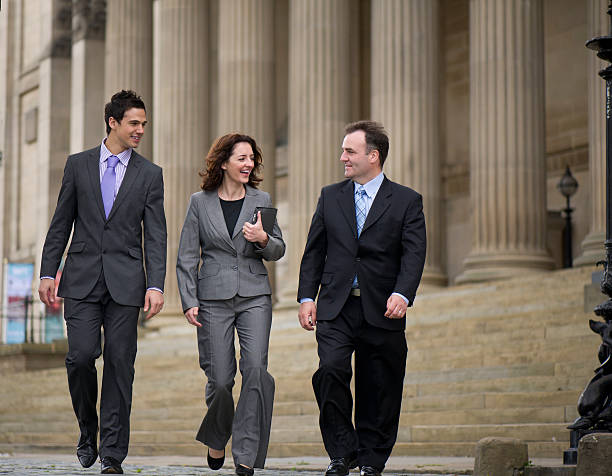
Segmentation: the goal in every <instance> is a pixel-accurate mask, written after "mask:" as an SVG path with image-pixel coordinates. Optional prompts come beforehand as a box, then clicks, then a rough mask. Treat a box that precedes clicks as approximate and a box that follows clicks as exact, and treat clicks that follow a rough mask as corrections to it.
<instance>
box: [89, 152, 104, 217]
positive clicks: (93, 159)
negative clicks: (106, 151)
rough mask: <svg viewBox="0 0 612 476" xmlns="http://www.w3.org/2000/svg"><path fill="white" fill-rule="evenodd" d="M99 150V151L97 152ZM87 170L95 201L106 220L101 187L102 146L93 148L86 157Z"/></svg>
mask: <svg viewBox="0 0 612 476" xmlns="http://www.w3.org/2000/svg"><path fill="white" fill-rule="evenodd" d="M96 152H97V153H96ZM86 160H87V172H88V175H89V180H90V182H91V191H92V192H93V194H94V201H95V202H96V205H97V207H98V210H99V211H100V214H101V215H102V219H103V220H106V216H105V214H104V203H103V202H102V189H101V187H100V147H97V148H95V149H91V150H90V151H89V152H88V154H87V157H86Z"/></svg>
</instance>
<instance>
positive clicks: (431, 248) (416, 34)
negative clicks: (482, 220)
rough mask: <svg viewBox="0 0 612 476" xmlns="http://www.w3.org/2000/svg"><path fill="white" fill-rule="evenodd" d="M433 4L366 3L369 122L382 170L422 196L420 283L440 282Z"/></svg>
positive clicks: (411, 0) (408, 0)
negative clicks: (378, 126)
mask: <svg viewBox="0 0 612 476" xmlns="http://www.w3.org/2000/svg"><path fill="white" fill-rule="evenodd" d="M438 9H439V2H438V0H373V1H372V66H371V70H372V86H371V88H372V96H371V98H372V118H373V119H375V120H378V121H380V122H381V123H382V124H383V125H384V126H385V128H386V129H387V131H388V132H389V135H390V143H391V149H390V150H391V153H390V155H389V157H388V159H387V161H386V162H385V165H384V171H385V174H386V175H388V176H389V178H391V179H392V180H395V181H396V182H399V183H401V184H404V185H407V186H409V187H412V188H414V189H415V190H417V191H418V192H419V193H421V194H422V195H423V211H424V213H425V221H426V224H427V259H426V261H425V270H424V273H423V282H424V283H430V284H445V283H446V276H445V274H444V273H443V272H442V266H441V265H442V256H441V253H442V220H441V210H440V193H441V190H440V189H441V186H440V156H439V153H440V152H439V144H440V140H441V137H440V120H439V109H438V97H439V87H438V76H439V71H438V58H439V49H440V46H439V34H438V30H439V27H438V23H439V18H438Z"/></svg>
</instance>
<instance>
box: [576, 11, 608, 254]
mask: <svg viewBox="0 0 612 476" xmlns="http://www.w3.org/2000/svg"><path fill="white" fill-rule="evenodd" d="M607 10H608V1H607V0H588V2H587V12H588V13H587V29H588V33H587V38H594V37H596V36H601V35H607V34H609V29H610V17H609V16H608V15H607V14H606V11H607ZM587 58H588V59H587V61H588V63H587V64H588V68H587V71H588V72H587V78H588V97H589V112H588V114H589V181H590V187H589V194H590V197H589V204H590V213H591V215H590V224H589V233H588V234H587V236H586V237H585V238H584V240H583V241H582V255H581V256H579V257H578V258H576V259H575V260H574V265H575V266H584V265H592V264H595V263H597V261H600V260H604V259H605V256H606V253H605V248H604V242H605V240H606V117H605V110H606V82H605V81H604V80H603V79H601V78H600V77H599V76H598V75H597V73H598V72H599V71H601V70H602V69H604V68H605V67H606V66H607V63H605V62H604V61H602V60H600V59H599V58H597V55H595V54H589V55H588V57H587Z"/></svg>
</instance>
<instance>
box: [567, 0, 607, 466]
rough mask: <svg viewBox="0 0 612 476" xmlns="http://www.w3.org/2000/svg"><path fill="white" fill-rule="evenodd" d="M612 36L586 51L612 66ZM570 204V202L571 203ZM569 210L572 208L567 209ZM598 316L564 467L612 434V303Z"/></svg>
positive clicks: (597, 310) (591, 43) (603, 306)
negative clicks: (595, 436)
mask: <svg viewBox="0 0 612 476" xmlns="http://www.w3.org/2000/svg"><path fill="white" fill-rule="evenodd" d="M607 13H608V15H610V17H611V18H612V0H610V3H609V4H608V11H607ZM610 31H611V34H610V35H607V36H600V37H597V38H593V39H592V40H589V41H587V44H586V46H587V48H590V49H592V50H595V51H597V56H598V57H599V58H601V59H603V60H605V61H607V62H608V63H612V23H611V29H610ZM599 75H600V76H601V77H602V78H603V79H604V80H605V81H606V110H605V114H606V260H605V261H602V262H601V263H598V264H603V265H604V273H603V277H602V278H601V292H602V293H604V294H605V295H607V296H608V297H609V298H612V216H611V214H612V207H611V206H610V186H611V185H612V181H611V174H612V150H611V146H612V144H610V137H611V134H612V65H610V66H608V67H607V68H605V69H603V70H601V71H600V72H599ZM568 204H569V201H568ZM568 207H569V205H568ZM594 312H595V314H596V315H598V316H600V317H602V318H603V319H604V321H605V322H601V321H595V320H593V319H591V320H589V326H590V327H591V330H592V331H593V332H596V333H598V334H600V335H601V345H600V346H599V351H598V355H597V357H598V359H599V362H600V363H601V365H600V366H599V367H598V368H597V369H595V376H594V377H593V378H592V379H591V381H590V382H589V383H588V384H587V386H586V388H585V389H584V391H583V392H582V394H581V395H580V398H579V399H578V414H579V415H580V416H579V417H578V418H577V419H576V421H574V423H572V424H571V425H569V426H568V428H569V429H570V430H572V431H571V433H570V448H569V449H568V450H566V451H564V452H563V462H564V463H565V464H576V462H577V460H578V451H577V449H578V442H579V441H580V438H582V437H583V436H584V435H587V434H589V433H594V432H600V433H601V432H612V332H611V331H612V299H608V300H607V301H606V302H604V303H603V304H599V305H598V306H596V307H595V309H594Z"/></svg>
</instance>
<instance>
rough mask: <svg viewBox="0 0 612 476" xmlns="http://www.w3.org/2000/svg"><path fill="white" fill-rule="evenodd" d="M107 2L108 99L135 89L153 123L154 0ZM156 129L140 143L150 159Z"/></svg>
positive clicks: (105, 82)
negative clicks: (122, 91)
mask: <svg viewBox="0 0 612 476" xmlns="http://www.w3.org/2000/svg"><path fill="white" fill-rule="evenodd" d="M106 3H107V7H106V12H107V13H106V15H107V16H106V55H105V68H104V70H105V71H104V73H105V74H104V102H108V101H109V100H110V97H111V96H112V95H113V94H114V93H116V92H117V91H120V90H121V89H132V90H134V91H136V92H137V93H138V94H139V95H140V96H141V97H142V99H143V101H144V103H145V106H146V108H147V119H148V121H149V124H153V121H152V119H153V104H152V99H153V0H106ZM175 53H176V54H180V51H177V52H175ZM103 105H104V103H102V106H103ZM152 132H153V131H152V130H150V128H149V130H148V131H147V132H145V135H144V138H143V140H142V142H141V143H140V146H139V147H138V153H139V154H141V155H143V156H145V157H146V158H147V159H150V160H151V159H152V157H151V155H152V151H153V137H152V136H153V134H152Z"/></svg>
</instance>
